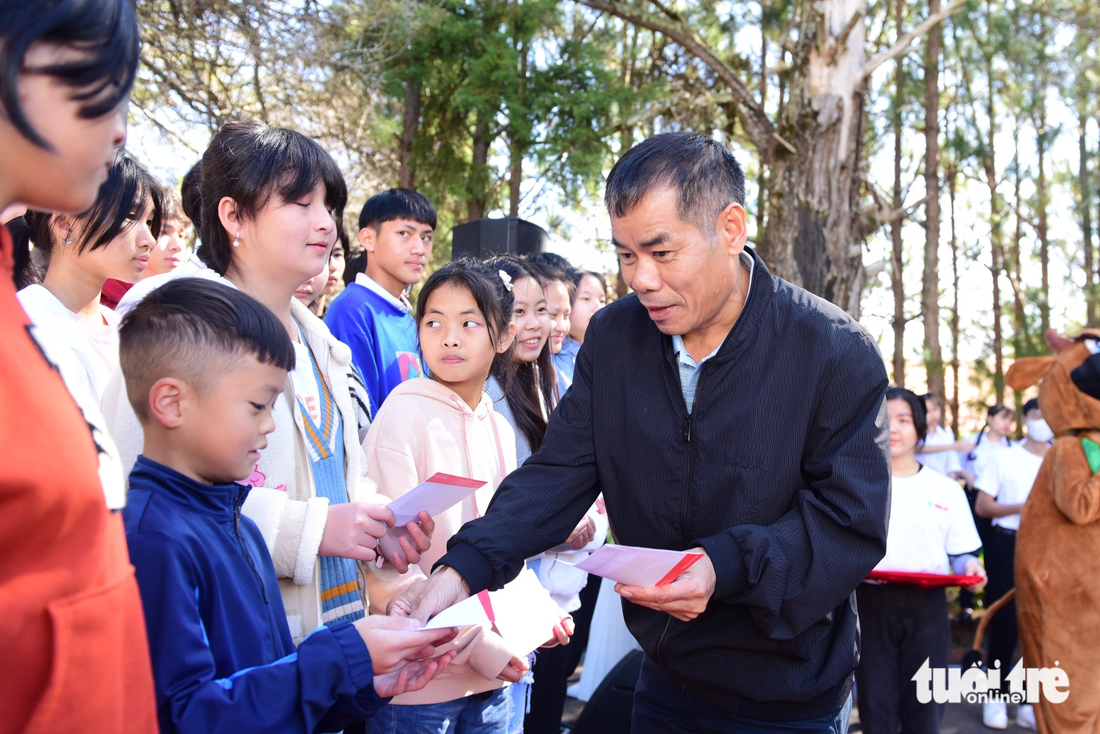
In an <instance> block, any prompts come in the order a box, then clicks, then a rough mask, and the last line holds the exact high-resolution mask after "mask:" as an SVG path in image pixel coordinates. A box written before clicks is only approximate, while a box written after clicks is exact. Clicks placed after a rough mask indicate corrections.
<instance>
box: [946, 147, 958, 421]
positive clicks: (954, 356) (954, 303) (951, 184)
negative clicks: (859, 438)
mask: <svg viewBox="0 0 1100 734" xmlns="http://www.w3.org/2000/svg"><path fill="white" fill-rule="evenodd" d="M956 178H957V175H956V172H955V169H954V166H952V168H951V171H950V172H949V173H948V178H947V181H948V190H947V191H948V197H949V198H950V200H951V294H952V300H951V430H953V431H954V432H955V437H956V438H958V436H959V241H958V239H957V238H956V236H955V181H956Z"/></svg>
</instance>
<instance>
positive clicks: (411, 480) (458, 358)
mask: <svg viewBox="0 0 1100 734" xmlns="http://www.w3.org/2000/svg"><path fill="white" fill-rule="evenodd" d="M513 302H514V297H513V295H512V288H511V282H510V278H509V277H508V276H507V274H506V273H505V274H501V273H499V272H493V271H491V270H489V269H488V268H487V267H486V266H485V265H483V264H482V263H479V262H477V261H473V260H459V261H456V262H452V263H450V264H448V265H446V266H445V267H443V268H441V269H440V270H438V271H436V272H435V273H434V274H433V275H432V276H431V277H429V278H428V280H427V282H426V283H425V284H424V288H423V289H422V290H421V291H420V295H419V298H417V303H416V315H417V333H418V336H419V339H420V349H421V352H422V353H423V356H424V361H425V363H426V364H427V366H428V368H429V369H430V370H431V379H428V378H416V379H412V380H408V381H406V382H403V383H401V385H400V386H399V387H397V388H396V389H395V390H394V391H393V392H391V393H390V395H389V397H388V398H387V399H386V401H385V403H383V405H382V407H381V408H380V409H379V411H378V415H377V417H376V418H375V419H374V422H373V423H372V424H371V427H370V430H369V431H368V433H367V437H366V439H365V441H364V442H363V448H364V450H365V451H366V454H367V466H368V470H367V471H368V474H369V475H370V477H371V479H373V480H374V481H375V482H377V483H378V485H379V487H381V491H382V492H383V493H385V494H387V495H388V496H390V497H393V498H396V497H399V496H401V495H403V494H404V493H406V492H408V491H409V490H410V489H412V488H413V487H415V486H416V485H417V484H419V483H420V482H422V481H424V480H425V479H427V478H428V477H430V476H431V475H432V474H435V473H436V472H445V473H447V474H454V475H458V476H464V477H472V478H476V479H483V480H486V481H487V482H488V484H486V485H485V486H484V487H483V488H481V489H479V490H478V491H477V492H475V493H474V494H473V495H471V496H469V497H467V498H466V499H465V500H463V501H462V502H461V503H460V504H458V505H456V506H454V507H452V508H451V509H450V510H448V511H446V512H445V513H443V514H441V515H437V516H435V522H436V526H435V535H434V537H433V542H432V547H431V549H430V550H429V551H428V552H426V553H424V554H423V555H422V556H421V560H420V563H419V565H417V566H411V567H410V569H409V571H408V573H405V574H402V575H400V576H394V575H393V574H390V575H384V574H383V575H372V576H371V577H370V578H368V580H367V586H368V591H369V594H368V596H369V598H370V607H371V608H370V611H371V613H374V614H387V613H389V612H390V611H391V609H390V607H391V606H392V605H391V600H392V599H393V597H394V596H396V595H397V594H399V593H400V592H402V591H403V590H405V589H406V588H408V587H409V586H411V585H412V584H413V583H415V582H417V581H420V580H422V579H424V578H425V576H427V575H428V574H430V573H431V569H432V565H433V564H434V563H435V562H436V561H437V560H439V558H440V557H441V556H442V555H443V553H445V552H446V548H447V541H448V540H449V539H450V537H451V536H452V535H454V534H455V533H456V532H457V531H458V529H459V528H460V527H461V526H462V524H463V523H465V522H468V521H469V520H473V519H474V518H477V517H480V516H481V514H482V513H483V512H484V511H485V509H486V508H487V507H488V506H489V500H491V499H492V497H493V493H494V492H495V491H496V488H497V485H499V484H500V482H501V480H503V479H504V477H505V476H506V475H507V474H508V472H510V471H512V470H513V469H514V468H515V466H516V445H515V434H514V432H513V431H512V428H511V426H510V425H509V424H508V422H507V421H506V420H504V419H503V418H501V417H500V416H498V415H497V414H496V412H495V411H494V410H493V401H492V400H491V399H490V398H489V397H488V396H486V395H485V394H484V387H485V381H486V379H487V378H488V377H489V374H490V371H492V369H493V368H494V366H499V365H500V364H501V360H510V359H511V356H512V355H511V350H512V344H513V341H514V338H515V332H514V329H513V327H512V326H511V325H510V322H511V318H512V306H513ZM503 364H508V362H507V361H505V362H503ZM447 647H448V648H455V649H458V650H459V651H460V652H459V654H458V656H457V657H456V658H455V660H454V662H452V663H451V665H450V666H449V667H448V668H447V670H446V671H445V672H444V673H443V674H441V675H440V676H439V677H437V678H436V679H435V680H433V681H432V682H431V683H430V684H429V685H428V686H427V687H425V688H424V689H423V690H421V691H418V692H416V693H413V694H406V695H402V696H398V697H397V698H395V699H394V701H393V704H394V705H392V706H387V707H386V708H384V709H383V710H382V711H381V712H380V714H379V715H378V716H376V717H375V718H374V720H373V721H372V722H371V724H370V727H371V731H372V732H375V733H376V734H383V733H385V734H389V733H390V732H401V733H402V734H409V733H414V734H415V733H417V732H446V733H447V734H452V733H455V732H457V733H459V734H461V733H462V732H475V731H476V732H478V734H481V733H483V732H484V733H485V734H506V733H507V726H508V721H509V718H510V716H511V713H512V712H511V710H510V708H511V706H510V702H509V695H508V692H507V691H506V690H505V689H504V686H505V683H506V682H516V681H518V680H519V679H520V678H521V677H522V675H523V674H524V673H525V672H526V670H527V668H528V666H527V663H526V661H525V660H524V659H523V658H522V657H519V656H516V655H514V654H513V651H511V650H509V649H508V647H507V645H506V644H505V643H504V640H503V639H502V638H501V637H500V636H498V635H497V634H495V633H493V632H491V631H488V630H486V629H484V628H482V627H477V626H475V627H468V628H465V629H463V630H461V631H460V632H459V635H458V637H457V638H456V639H455V640H454V641H452V642H451V643H449V644H448V646H447Z"/></svg>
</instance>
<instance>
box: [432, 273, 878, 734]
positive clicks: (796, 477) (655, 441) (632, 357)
mask: <svg viewBox="0 0 1100 734" xmlns="http://www.w3.org/2000/svg"><path fill="white" fill-rule="evenodd" d="M752 257H753V258H754V259H755V265H754V268H753V273H752V276H751V277H752V287H751V288H750V290H749V295H748V299H747V301H746V303H745V306H744V309H743V311H742V312H741V315H740V317H739V319H738V320H737V323H736V324H735V325H734V327H733V328H732V329H731V330H730V332H729V334H728V335H727V336H726V339H725V341H724V342H723V343H722V346H721V347H720V348H719V349H718V351H717V352H716V353H715V354H714V355H713V356H711V357H710V358H709V359H707V360H705V361H704V362H702V364H700V365H699V366H698V369H696V370H693V371H692V372H693V373H694V374H693V375H692V376H694V377H695V379H696V390H695V394H694V402H695V406H694V408H693V409H692V410H691V411H690V413H689V411H688V406H687V405H686V404H685V399H684V391H683V389H682V388H683V386H682V385H681V377H680V375H681V373H680V369H679V365H678V362H677V359H676V355H675V352H674V349H673V345H672V339H671V338H670V337H669V336H666V335H664V334H662V333H661V332H660V331H659V330H658V329H657V327H656V325H655V324H654V323H653V321H652V319H650V317H649V314H648V313H647V312H646V309H645V308H644V307H643V305H642V304H641V303H639V301H638V297H637V295H630V296H627V297H625V298H621V299H619V300H618V301H616V302H614V303H612V304H611V305H609V306H607V307H606V308H603V309H600V310H599V311H598V312H597V313H596V314H595V315H594V316H593V317H592V321H591V322H590V323H589V326H588V331H587V332H586V333H585V339H584V344H583V345H582V346H581V349H580V352H579V353H578V355H577V364H576V371H575V372H574V373H573V385H572V386H571V387H570V388H569V392H568V393H567V394H566V395H565V397H564V398H562V400H561V402H560V403H559V404H558V406H557V408H556V409H555V411H554V414H553V416H552V417H551V418H550V424H549V427H548V429H547V432H546V438H545V440H544V441H543V443H542V446H541V447H540V449H539V450H538V451H537V452H535V453H534V454H533V455H532V456H531V457H530V458H529V459H528V460H527V461H526V462H525V463H524V464H523V466H521V467H520V468H519V469H517V470H516V471H514V472H512V473H511V474H509V475H508V476H507V477H506V478H505V479H504V481H503V482H502V483H501V485H500V488H499V489H498V490H497V492H496V494H495V495H494V496H493V501H492V503H491V504H490V505H489V508H488V511H487V512H486V513H485V515H484V517H481V518H479V519H477V520H474V521H472V522H469V523H467V524H466V525H464V526H463V527H462V529H461V530H460V531H459V532H458V533H457V534H456V535H455V536H454V537H452V538H451V540H450V541H449V543H448V549H449V550H448V553H447V555H445V556H443V558H442V559H441V560H440V563H441V564H445V565H448V566H451V567H452V568H454V569H456V570H457V571H458V572H459V573H460V574H461V575H462V576H463V577H464V578H465V579H466V581H467V582H469V584H470V588H471V589H472V590H473V591H479V590H481V589H484V588H491V589H496V588H500V586H501V585H502V584H504V583H505V582H507V581H509V580H511V579H512V578H514V577H515V576H516V574H518V573H519V571H520V569H521V568H522V565H523V560H524V559H525V558H530V557H532V556H534V555H537V554H538V553H541V552H542V551H545V550H546V549H547V548H549V547H551V546H553V545H556V544H557V543H560V542H562V541H564V540H565V538H566V537H567V536H568V535H569V533H570V532H572V530H573V528H575V527H576V525H577V522H578V521H579V520H580V519H581V517H582V516H583V515H584V513H585V512H587V511H588V508H589V507H591V506H592V503H593V502H595V501H596V497H597V496H598V495H599V494H600V492H603V495H604V499H605V500H606V503H607V516H608V518H609V520H610V522H611V531H612V532H613V533H614V535H615V541H616V542H618V543H622V544H623V545H637V546H648V547H651V548H666V549H670V550H676V551H681V550H686V549H688V548H693V547H700V546H701V547H703V548H704V549H706V551H707V555H708V556H709V557H710V559H711V561H712V563H713V565H714V569H715V574H716V577H717V578H716V584H715V589H714V594H713V595H712V596H711V598H710V601H709V603H708V604H707V607H706V610H705V611H704V612H703V613H702V614H700V615H699V616H698V617H697V618H695V619H694V620H692V621H690V622H682V621H680V620H678V619H676V618H674V617H672V616H671V615H669V614H668V613H666V612H660V611H655V610H653V609H648V608H646V607H643V606H640V605H637V604H632V603H629V602H626V601H624V603H623V614H624V616H625V618H626V623H627V626H628V627H629V628H630V631H631V632H632V633H633V635H634V637H635V638H637V640H638V642H639V644H641V646H642V649H643V650H645V652H646V654H647V655H648V656H649V657H650V658H651V659H652V660H653V661H654V662H655V663H656V664H657V665H659V666H660V667H661V669H662V670H663V671H664V672H665V673H666V674H667V675H668V676H669V677H670V678H671V679H672V680H673V681H674V682H675V684H676V685H677V686H678V687H679V688H680V689H681V690H683V691H684V692H685V693H687V694H688V695H689V696H691V697H693V698H695V699H696V700H698V701H700V702H701V703H703V704H707V705H710V706H714V707H715V708H717V709H720V710H723V711H727V712H730V713H733V714H736V715H739V716H745V717H748V718H752V719H764V720H770V721H794V720H800V719H812V718H816V717H820V716H824V715H826V714H832V713H835V712H836V711H838V710H839V709H840V708H841V706H842V705H843V704H844V703H845V701H846V700H847V698H848V695H849V693H850V691H851V688H852V681H853V676H852V673H853V671H854V670H855V666H856V661H857V659H858V657H859V630H858V625H857V618H856V603H855V593H854V592H855V588H856V587H857V586H858V585H859V583H860V582H861V581H862V580H863V579H864V578H866V576H867V573H868V572H869V571H870V570H871V569H872V568H874V567H875V564H876V563H878V561H879V559H881V558H882V557H883V555H884V554H885V552H886V528H887V520H888V516H889V502H890V447H889V432H890V431H889V422H888V419H887V414H886V402H885V393H886V386H887V380H886V370H885V367H884V365H883V361H882V357H881V356H880V354H879V351H878V346H877V345H876V344H875V340H874V339H872V338H871V336H870V335H869V334H868V333H867V331H866V330H864V329H863V327H861V326H860V325H859V324H858V323H856V322H855V321H854V320H853V319H852V318H851V317H850V316H848V315H847V314H845V313H844V312H843V311H841V310H840V309H839V308H837V307H836V306H834V305H833V304H831V303H828V302H826V301H824V300H822V299H820V298H818V297H816V296H813V295H811V294H810V293H808V292H806V291H805V290H803V289H801V288H797V287H795V286H793V285H791V284H790V283H787V282H785V281H783V280H782V279H780V278H777V277H774V276H772V275H771V273H769V272H768V269H767V268H766V267H765V266H764V263H763V262H761V261H760V259H759V258H756V256H755V255H752ZM689 397H690V396H689Z"/></svg>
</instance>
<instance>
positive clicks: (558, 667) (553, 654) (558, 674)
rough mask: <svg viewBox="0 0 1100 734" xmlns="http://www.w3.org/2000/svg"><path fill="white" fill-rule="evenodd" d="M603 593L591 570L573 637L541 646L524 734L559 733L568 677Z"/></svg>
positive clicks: (579, 659) (537, 657) (575, 620)
mask: <svg viewBox="0 0 1100 734" xmlns="http://www.w3.org/2000/svg"><path fill="white" fill-rule="evenodd" d="M599 593H600V579H599V577H598V576H592V575H591V574H589V576H588V583H587V584H585V587H584V588H583V589H581V593H580V597H581V607H580V609H578V610H577V611H575V612H573V613H572V616H573V628H574V629H573V637H572V638H570V640H569V644H568V645H559V646H558V647H551V648H549V649H548V650H539V651H538V653H537V654H536V655H535V665H534V667H533V668H532V670H531V673H532V675H534V676H535V682H534V683H532V684H531V711H530V713H528V714H527V715H526V716H524V718H523V734H558V732H560V731H561V717H562V713H563V712H564V711H565V696H566V689H567V688H568V685H567V681H568V679H569V676H571V675H573V671H575V670H576V669H577V664H578V663H580V661H581V653H583V652H584V649H585V647H586V646H587V645H588V632H589V630H590V629H591V627H592V613H593V612H594V611H595V609H596V597H597V596H599Z"/></svg>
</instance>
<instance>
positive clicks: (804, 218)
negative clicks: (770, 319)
mask: <svg viewBox="0 0 1100 734" xmlns="http://www.w3.org/2000/svg"><path fill="white" fill-rule="evenodd" d="M866 10H867V5H866V2H864V1H863V0H829V1H828V2H822V3H820V4H811V3H806V4H805V5H804V6H803V8H802V22H801V27H800V28H799V35H798V38H799V41H798V44H797V46H796V47H795V49H794V53H793V59H792V64H791V66H792V67H793V68H796V69H797V68H804V69H806V73H805V74H802V75H798V76H792V78H791V87H790V90H789V92H788V96H787V101H786V105H785V106H784V108H783V109H782V110H781V114H780V120H779V124H778V126H777V127H778V130H777V131H776V132H777V134H778V138H777V137H774V136H773V138H772V140H771V141H770V142H769V143H768V147H769V148H770V150H771V156H770V160H769V173H768V194H769V196H768V216H767V225H766V227H765V229H764V237H763V240H762V241H761V244H760V254H761V256H762V257H763V258H764V261H765V262H767V263H768V264H769V266H771V267H772V268H774V271H775V272H776V273H777V274H778V275H780V276H781V277H783V278H786V279H787V280H789V281H791V282H792V283H795V284H796V285H800V286H802V287H803V288H806V289H807V290H809V291H810V292H812V293H815V294H817V295H819V296H821V297H823V298H826V299H827V300H829V301H832V302H833V303H835V304H837V305H838V306H840V307H841V308H843V309H844V310H845V311H847V312H848V313H849V314H851V315H853V316H854V317H856V318H858V317H859V312H860V295H861V293H862V291H863V282H864V271H863V253H862V233H861V232H860V228H859V226H858V221H857V218H858V216H859V210H860V207H859V206H858V203H859V198H860V181H859V175H858V174H859V162H860V153H861V147H862V141H863V114H864V101H865V87H864V83H863V76H862V71H863V64H864V61H865V57H864V50H863V49H864V36H865V33H866V27H865V24H864V23H863V22H862V19H863V16H864V14H865V13H866ZM782 141H785V142H786V143H787V144H783V142H782ZM788 145H789V146H792V147H793V148H794V151H796V152H792V150H791V149H790V148H789V147H788Z"/></svg>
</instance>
